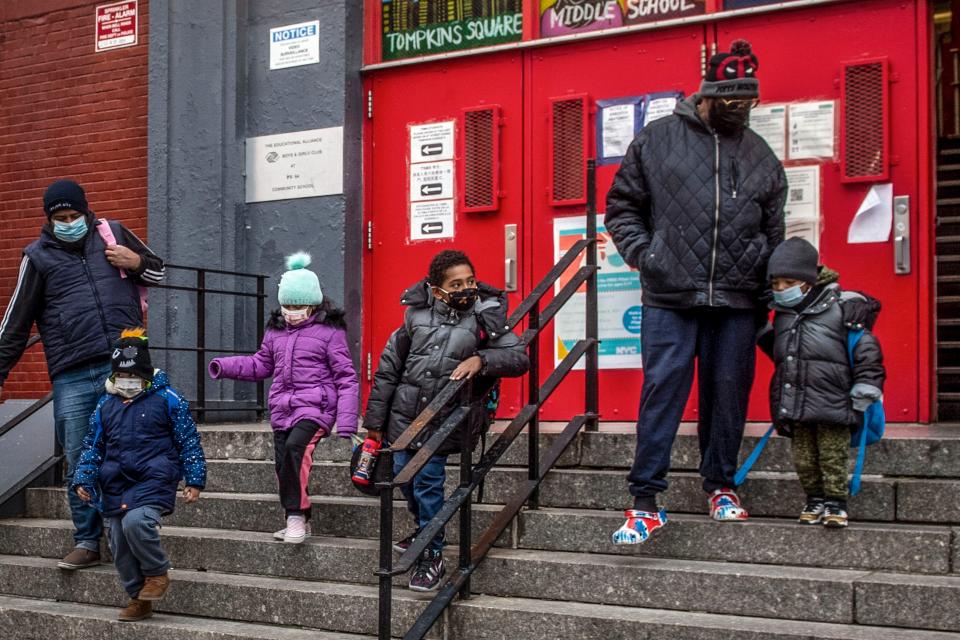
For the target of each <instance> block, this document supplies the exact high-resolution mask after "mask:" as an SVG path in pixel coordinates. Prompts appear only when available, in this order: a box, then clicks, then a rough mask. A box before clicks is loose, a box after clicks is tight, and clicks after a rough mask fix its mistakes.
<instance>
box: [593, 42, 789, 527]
mask: <svg viewBox="0 0 960 640" xmlns="http://www.w3.org/2000/svg"><path fill="white" fill-rule="evenodd" d="M757 67H758V63H757V58H756V56H754V55H753V54H752V53H751V51H750V45H749V44H748V43H746V42H744V41H738V42H735V43H734V45H733V47H732V49H731V52H730V53H721V54H718V55H715V56H714V57H713V58H712V59H711V61H710V67H709V70H708V72H707V76H706V77H705V79H704V82H703V85H702V86H701V90H700V93H699V94H697V95H694V96H692V97H691V98H689V99H688V100H686V101H684V102H681V103H680V104H679V105H678V106H677V108H676V110H675V112H674V114H673V115H671V116H668V117H666V118H663V119H661V120H657V121H655V122H654V123H653V124H651V125H648V126H646V127H644V129H643V130H642V131H641V132H640V134H639V135H638V136H637V137H636V139H635V140H634V141H633V143H632V144H631V145H630V147H629V149H628V150H627V154H626V157H625V158H624V160H623V164H622V165H621V166H620V170H619V171H618V172H617V175H616V178H615V179H614V182H613V186H612V187H611V189H610V192H609V193H608V194H607V213H606V218H605V224H606V228H607V230H608V231H609V232H610V234H611V236H612V238H613V241H614V244H616V246H617V249H618V250H619V252H620V255H621V256H622V257H623V259H624V260H625V261H626V262H627V264H629V265H630V266H632V267H634V268H636V269H638V270H639V271H640V278H641V281H642V284H643V318H642V323H643V333H642V336H641V340H642V352H643V372H644V384H643V392H642V402H641V406H640V416H639V419H638V423H637V449H636V455H635V459H634V465H633V468H632V469H631V471H630V474H629V476H628V481H629V484H630V493H631V494H632V495H633V496H634V508H633V510H631V511H629V512H628V513H627V523H626V524H625V525H624V527H622V528H621V529H620V530H619V531H617V533H616V534H614V543H616V544H636V543H639V542H643V541H645V540H646V538H647V537H648V536H649V533H650V532H652V531H653V530H654V529H656V528H657V527H659V526H662V524H663V522H664V521H665V520H664V517H665V515H664V514H662V513H661V511H660V510H659V508H658V506H657V501H656V496H657V494H659V493H661V492H662V491H664V490H666V488H667V481H666V475H667V470H668V468H669V465H670V450H671V448H672V446H673V441H674V438H675V436H676V432H677V428H678V427H679V424H680V420H681V418H682V416H683V409H684V406H685V405H686V401H687V397H688V396H689V393H690V387H691V385H692V382H693V372H694V364H695V361H696V362H697V370H698V372H699V373H698V376H699V395H700V414H699V415H700V424H699V429H698V433H699V436H700V452H701V465H700V474H701V475H702V476H703V488H704V490H705V491H706V492H707V493H708V494H709V499H708V506H709V509H710V514H711V516H712V517H713V518H714V519H716V520H742V519H745V518H746V517H747V513H746V511H745V510H744V509H743V508H742V507H740V504H739V500H738V498H737V496H736V494H735V493H734V491H733V486H734V485H733V476H734V473H735V472H736V463H737V454H738V451H739V448H740V440H741V438H742V435H743V427H744V424H745V422H746V415H747V402H748V400H749V394H750V387H751V384H752V382H753V376H754V352H755V338H756V330H757V328H758V325H759V326H763V324H764V322H765V314H766V310H765V303H764V302H763V301H762V298H763V294H764V291H765V288H766V265H767V260H768V259H769V257H770V253H771V252H772V251H773V249H774V247H776V246H777V244H779V243H780V242H781V240H782V239H783V234H784V229H783V226H784V223H783V204H784V197H785V194H786V179H785V177H784V172H783V166H782V165H781V163H780V161H779V160H778V159H777V158H776V156H775V155H774V153H773V152H772V151H771V150H770V147H769V146H768V145H767V144H766V142H764V140H763V139H762V138H761V137H760V136H758V135H757V134H756V133H754V132H753V131H751V130H750V129H749V128H747V126H746V125H747V121H748V118H749V113H750V109H751V108H752V106H753V104H754V103H755V101H756V99H757V98H758V96H759V83H758V80H757V78H756V77H755V72H756V69H757ZM761 319H763V321H762V322H761ZM638 514H645V515H638ZM638 518H646V520H645V524H644V526H643V527H640V526H639V525H637V522H638V520H637V519H638Z"/></svg>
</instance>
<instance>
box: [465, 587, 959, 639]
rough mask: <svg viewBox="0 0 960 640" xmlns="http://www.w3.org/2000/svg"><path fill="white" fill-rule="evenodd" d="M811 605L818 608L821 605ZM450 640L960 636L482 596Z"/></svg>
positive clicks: (468, 609)
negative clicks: (560, 604)
mask: <svg viewBox="0 0 960 640" xmlns="http://www.w3.org/2000/svg"><path fill="white" fill-rule="evenodd" d="M810 606H812V607H816V606H819V603H818V602H813V603H810ZM448 637H450V638H453V639H456V640H516V639H518V638H522V639H523V640H558V639H563V640H571V639H574V638H577V639H580V638H636V639H641V638H642V639H643V640H813V639H814V638H820V639H827V640H879V639H880V638H891V639H896V640H958V638H960V634H956V633H947V632H937V631H915V630H906V629H897V630H895V631H893V630H891V629H889V628H882V627H874V626H857V625H836V624H827V623H816V622H800V621H787V620H776V619H769V618H747V617H737V616H723V615H716V614H708V613H694V612H684V611H663V610H659V609H639V608H630V607H616V606H597V605H595V604H588V603H566V604H564V605H563V606H562V607H557V606H556V603H553V602H550V601H548V600H527V599H522V598H495V597H491V596H484V597H479V598H474V599H472V600H468V601H466V602H458V603H457V604H456V605H455V606H454V608H453V610H452V611H451V615H450V620H449V623H448Z"/></svg>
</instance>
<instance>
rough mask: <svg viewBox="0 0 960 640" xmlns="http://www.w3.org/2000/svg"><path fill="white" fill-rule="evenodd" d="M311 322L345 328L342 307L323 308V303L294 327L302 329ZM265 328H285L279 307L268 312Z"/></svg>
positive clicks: (279, 329)
mask: <svg viewBox="0 0 960 640" xmlns="http://www.w3.org/2000/svg"><path fill="white" fill-rule="evenodd" d="M312 324H326V325H330V326H331V327H336V328H337V329H346V328H347V321H346V319H345V314H344V311H343V309H336V308H332V307H331V308H328V309H324V308H323V305H321V308H320V309H318V310H317V311H315V312H314V313H313V315H312V316H310V317H309V318H307V321H306V322H304V323H303V324H300V325H297V327H296V328H297V329H302V328H303V327H308V326H310V325H312ZM267 328H269V329H276V330H277V331H285V330H286V329H287V323H286V321H285V320H284V319H283V312H282V311H281V310H280V309H274V310H273V311H271V312H270V319H269V320H267Z"/></svg>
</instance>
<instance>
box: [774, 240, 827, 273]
mask: <svg viewBox="0 0 960 640" xmlns="http://www.w3.org/2000/svg"><path fill="white" fill-rule="evenodd" d="M819 261H820V256H819V255H818V254H817V249H816V247H814V246H813V245H812V244H810V243H809V242H807V241H806V240H804V239H803V238H787V239H786V240H784V241H783V242H781V243H780V244H779V245H778V246H777V248H776V249H774V250H773V255H771V256H770V262H769V263H767V280H773V279H774V278H789V279H790V280H800V281H802V282H808V283H810V284H815V283H816V282H817V263H818V262H819Z"/></svg>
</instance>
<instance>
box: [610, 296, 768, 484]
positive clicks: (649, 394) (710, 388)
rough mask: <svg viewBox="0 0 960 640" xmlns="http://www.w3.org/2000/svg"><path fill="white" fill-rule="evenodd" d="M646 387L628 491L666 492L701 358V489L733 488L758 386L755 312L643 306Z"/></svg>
mask: <svg viewBox="0 0 960 640" xmlns="http://www.w3.org/2000/svg"><path fill="white" fill-rule="evenodd" d="M641 340H642V349H643V391H642V392H641V396H640V415H639V418H638V420H637V450H636V454H635V456H634V462H633V468H632V469H631V470H630V474H629V475H628V476H627V480H628V481H629V483H630V493H631V494H632V495H633V496H635V497H651V496H655V495H656V494H658V493H660V492H662V491H664V490H666V488H667V471H668V470H669V469H670V451H671V449H672V448H673V441H674V439H675V438H676V436H677V429H678V428H679V427H680V420H681V419H682V418H683V409H684V407H685V406H686V404H687V398H688V397H689V396H690V388H691V386H692V385H693V372H694V361H696V365H697V367H696V369H697V377H698V392H699V396H700V398H699V400H700V411H699V415H700V419H699V422H698V425H697V435H698V436H699V439H700V475H701V476H702V477H703V489H704V490H705V491H707V492H712V491H714V490H716V489H721V488H724V487H729V488H733V487H734V484H733V476H734V475H735V474H736V471H737V454H738V453H739V451H740V440H741V439H742V438H743V427H744V424H745V423H746V420H747V403H748V402H749V400H750V387H751V386H752V385H753V375H754V363H755V357H756V325H755V314H754V313H753V312H752V311H739V310H733V309H716V308H714V309H710V308H699V309H683V310H673V309H659V308H656V307H647V306H644V307H643V334H642V336H641Z"/></svg>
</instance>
